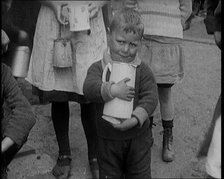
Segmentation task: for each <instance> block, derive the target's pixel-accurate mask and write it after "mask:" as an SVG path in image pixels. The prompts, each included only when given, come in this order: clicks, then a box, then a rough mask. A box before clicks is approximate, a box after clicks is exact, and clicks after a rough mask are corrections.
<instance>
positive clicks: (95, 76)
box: [83, 8, 158, 179]
mask: <svg viewBox="0 0 224 179" xmlns="http://www.w3.org/2000/svg"><path fill="white" fill-rule="evenodd" d="M143 30H144V27H143V24H142V22H141V18H140V15H139V13H138V12H136V11H134V10H131V9H129V8H125V9H122V10H120V11H118V12H117V13H116V14H115V15H114V17H113V19H112V21H111V24H110V33H109V49H108V50H107V51H106V52H105V54H104V57H103V59H102V60H101V61H98V62H95V63H94V64H92V66H91V67H90V68H89V70H88V73H87V77H86V79H85V82H84V88H83V89H84V95H85V96H86V98H87V99H88V100H90V101H92V102H95V103H97V104H96V112H97V132H98V136H99V137H98V138H99V140H98V164H99V172H100V178H116V179H118V178H151V168H150V161H151V146H152V144H153V137H152V120H151V121H150V116H151V114H152V113H153V111H154V110H155V108H156V105H157V103H158V94H157V85H156V82H155V78H154V76H153V74H152V71H151V70H150V69H149V67H148V66H147V65H146V64H145V63H143V62H141V60H140V59H139V58H138V56H137V50H138V48H139V46H140V44H141V39H142V35H143ZM112 61H119V62H123V63H130V64H135V65H137V68H136V78H135V88H132V87H130V86H127V84H126V82H127V81H128V80H127V78H125V79H123V80H121V81H120V82H118V83H114V82H112V81H108V82H102V73H103V69H104V67H105V65H106V64H108V63H111V62H112ZM108 75H109V74H107V77H108ZM115 97H117V98H120V99H123V100H127V101H130V100H131V99H133V98H134V107H133V112H132V117H131V118H130V119H126V120H124V121H123V122H122V123H120V124H111V123H109V122H107V121H106V120H104V119H102V115H103V107H104V103H105V102H107V101H110V100H112V99H114V98H115Z"/></svg>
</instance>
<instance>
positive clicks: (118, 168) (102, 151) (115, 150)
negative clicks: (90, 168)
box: [97, 137, 125, 179]
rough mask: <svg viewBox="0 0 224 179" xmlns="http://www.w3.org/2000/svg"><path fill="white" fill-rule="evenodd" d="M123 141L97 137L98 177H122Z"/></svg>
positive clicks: (121, 178)
mask: <svg viewBox="0 0 224 179" xmlns="http://www.w3.org/2000/svg"><path fill="white" fill-rule="evenodd" d="M124 142H125V141H114V140H107V139H103V138H101V137H99V138H98V153H97V160H98V164H99V178H100V179H104V178H112V179H115V178H116V179H123V178H124V176H123V169H124V168H123V166H124V164H123V161H124V159H123V146H124V145H123V144H124Z"/></svg>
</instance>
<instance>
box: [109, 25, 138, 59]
mask: <svg viewBox="0 0 224 179" xmlns="http://www.w3.org/2000/svg"><path fill="white" fill-rule="evenodd" d="M140 42H141V37H140V35H139V34H137V33H135V34H134V33H133V32H128V33H126V32H125V31H123V30H121V29H115V30H114V31H113V32H111V34H110V41H109V46H110V54H111V58H112V60H114V61H119V62H125V63H129V62H132V61H133V60H134V59H135V56H136V54H137V50H138V48H139V45H140Z"/></svg>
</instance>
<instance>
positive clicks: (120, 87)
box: [111, 78, 135, 101]
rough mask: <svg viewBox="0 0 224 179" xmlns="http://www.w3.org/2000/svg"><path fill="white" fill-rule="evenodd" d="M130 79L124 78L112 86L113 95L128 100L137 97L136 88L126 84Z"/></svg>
mask: <svg viewBox="0 0 224 179" xmlns="http://www.w3.org/2000/svg"><path fill="white" fill-rule="evenodd" d="M128 81H130V78H124V79H123V80H121V81H119V82H118V83H115V84H113V85H112V86H111V94H112V96H113V97H117V98H120V99H123V100H126V101H131V100H132V98H134V97H135V89H134V88H133V87H131V86H128V85H127V84H126V83H127V82H128Z"/></svg>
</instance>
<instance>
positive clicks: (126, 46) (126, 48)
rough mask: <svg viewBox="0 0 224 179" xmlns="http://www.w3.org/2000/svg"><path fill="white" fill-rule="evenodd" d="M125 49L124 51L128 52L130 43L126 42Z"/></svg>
mask: <svg viewBox="0 0 224 179" xmlns="http://www.w3.org/2000/svg"><path fill="white" fill-rule="evenodd" d="M123 50H124V52H128V50H129V44H125V45H124V48H123Z"/></svg>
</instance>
